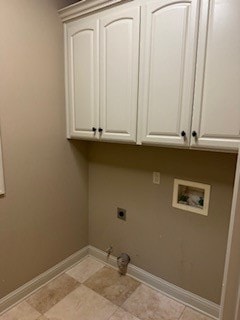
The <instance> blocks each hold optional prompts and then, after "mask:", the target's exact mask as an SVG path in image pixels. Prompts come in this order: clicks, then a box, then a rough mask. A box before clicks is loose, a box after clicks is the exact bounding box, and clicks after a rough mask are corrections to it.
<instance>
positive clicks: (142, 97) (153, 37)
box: [61, 0, 240, 151]
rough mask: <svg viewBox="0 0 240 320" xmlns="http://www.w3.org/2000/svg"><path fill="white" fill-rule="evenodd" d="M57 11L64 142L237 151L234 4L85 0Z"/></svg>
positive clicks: (238, 63) (239, 65)
mask: <svg viewBox="0 0 240 320" xmlns="http://www.w3.org/2000/svg"><path fill="white" fill-rule="evenodd" d="M116 4H118V5H117V6H116ZM114 5H115V6H114ZM107 7H108V8H107ZM109 7H110V8H109ZM103 9H104V10H103ZM105 9H106V10H105ZM93 12H94V13H93ZM90 13H91V14H90ZM82 16H83V17H82ZM61 17H62V19H63V20H64V22H65V57H66V61H65V65H66V102H67V124H68V137H69V138H79V139H91V140H96V139H102V140H104V141H117V142H128V143H136V142H137V143H138V144H150V145H160V146H161V145H163V146H164V145H165V146H179V147H186V148H189V147H190V148H199V149H207V148H208V149H213V150H214V149H215V150H227V151H230V150H237V148H238V144H239V143H240V31H239V30H240V0H135V1H125V0H111V1H107V0H101V1H94V2H92V1H90V0H89V1H88V0H86V1H80V2H79V3H77V4H75V5H72V6H69V7H68V8H66V9H63V10H61Z"/></svg>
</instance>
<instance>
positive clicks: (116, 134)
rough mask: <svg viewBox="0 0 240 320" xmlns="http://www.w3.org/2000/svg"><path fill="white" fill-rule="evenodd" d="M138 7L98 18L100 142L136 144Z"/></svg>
mask: <svg viewBox="0 0 240 320" xmlns="http://www.w3.org/2000/svg"><path fill="white" fill-rule="evenodd" d="M139 19H140V8H138V7H135V8H130V9H127V10H126V11H121V10H116V11H114V12H112V13H110V14H108V15H106V17H104V18H102V19H100V125H101V128H102V129H103V131H102V133H101V137H102V139H105V140H115V141H128V142H136V126H137V103H138V60H139Z"/></svg>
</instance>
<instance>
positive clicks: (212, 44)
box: [191, 0, 240, 149]
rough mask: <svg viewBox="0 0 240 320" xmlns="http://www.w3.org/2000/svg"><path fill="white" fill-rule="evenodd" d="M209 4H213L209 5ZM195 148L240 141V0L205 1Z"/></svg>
mask: <svg viewBox="0 0 240 320" xmlns="http://www.w3.org/2000/svg"><path fill="white" fill-rule="evenodd" d="M208 5H209V6H210V7H208ZM194 100H195V102H194V113H193V125H192V130H193V131H195V132H196V134H197V136H196V138H192V141H191V146H192V147H204V148H217V149H237V148H238V144H239V142H240V1H239V0H211V1H206V0H203V2H202V10H201V17H200V33H199V48H198V62H197V74H196V90H195V99H194Z"/></svg>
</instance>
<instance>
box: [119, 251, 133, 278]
mask: <svg viewBox="0 0 240 320" xmlns="http://www.w3.org/2000/svg"><path fill="white" fill-rule="evenodd" d="M130 260H131V259H130V257H129V255H128V254H127V253H121V254H120V256H119V257H118V258H117V265H118V269H119V273H120V274H121V275H123V276H124V275H125V274H126V273H127V267H128V264H129V262H130Z"/></svg>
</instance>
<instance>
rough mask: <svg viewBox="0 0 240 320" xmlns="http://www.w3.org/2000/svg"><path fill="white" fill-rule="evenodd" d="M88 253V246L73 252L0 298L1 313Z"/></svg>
mask: <svg viewBox="0 0 240 320" xmlns="http://www.w3.org/2000/svg"><path fill="white" fill-rule="evenodd" d="M87 254H88V246H86V247H84V248H83V249H81V250H79V251H77V252H76V253H74V254H72V255H71V256H70V257H68V258H67V259H65V260H63V261H61V262H60V263H58V264H57V265H55V266H54V267H52V268H50V269H48V270H47V271H45V272H44V273H42V274H40V275H39V276H37V277H36V278H34V279H33V280H31V281H29V282H27V283H26V284H24V285H23V286H21V287H20V288H18V289H16V290H14V291H13V292H11V293H10V294H8V295H7V296H5V297H3V298H2V299H0V314H1V313H2V312H3V311H4V312H5V311H6V310H7V309H9V308H10V307H12V306H13V305H15V304H16V303H19V302H20V301H21V300H23V299H25V298H26V297H27V296H28V295H30V294H32V293H33V292H34V291H36V290H37V289H39V288H40V287H41V286H42V285H44V284H46V283H47V282H48V281H50V280H52V279H53V278H55V277H56V276H58V275H59V274H61V273H62V272H64V271H65V270H67V269H68V268H70V267H72V266H73V265H74V264H75V263H77V262H79V261H80V260H81V259H83V258H84V257H86V256H87Z"/></svg>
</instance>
